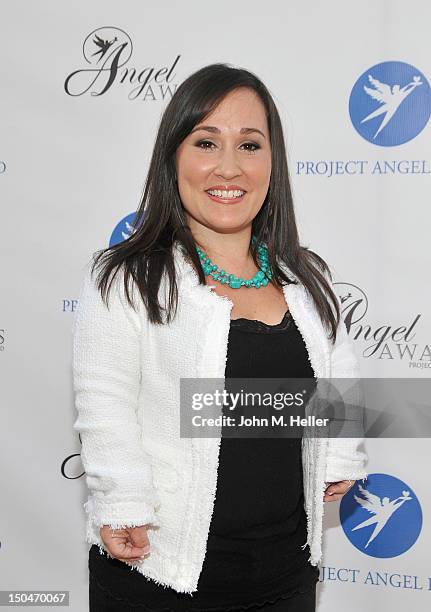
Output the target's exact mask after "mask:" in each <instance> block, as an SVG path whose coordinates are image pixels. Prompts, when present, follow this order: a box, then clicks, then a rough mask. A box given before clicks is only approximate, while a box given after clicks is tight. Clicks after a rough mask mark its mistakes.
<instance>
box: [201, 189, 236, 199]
mask: <svg viewBox="0 0 431 612" xmlns="http://www.w3.org/2000/svg"><path fill="white" fill-rule="evenodd" d="M208 193H209V194H210V195H212V196H215V197H217V198H225V199H229V198H239V197H241V196H242V195H244V193H245V191H240V190H239V189H238V190H237V189H236V190H234V191H219V190H218V189H214V190H213V189H209V190H208Z"/></svg>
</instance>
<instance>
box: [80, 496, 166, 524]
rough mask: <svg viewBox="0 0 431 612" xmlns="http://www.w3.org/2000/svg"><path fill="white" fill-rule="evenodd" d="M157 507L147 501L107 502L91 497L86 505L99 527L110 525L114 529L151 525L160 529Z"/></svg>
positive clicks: (85, 507)
mask: <svg viewBox="0 0 431 612" xmlns="http://www.w3.org/2000/svg"><path fill="white" fill-rule="evenodd" d="M156 508H157V505H156V506H153V505H151V504H149V503H147V502H145V501H136V500H133V501H120V502H115V503H113V502H106V501H104V500H103V499H102V498H100V497H96V496H95V495H90V496H89V497H88V500H87V502H86V503H85V504H84V509H85V511H86V512H87V514H88V515H89V518H90V520H91V522H92V523H94V525H96V526H97V527H103V525H109V526H110V527H112V529H124V528H125V527H140V526H142V525H148V524H151V525H153V526H156V527H160V523H159V519H158V516H157V514H156Z"/></svg>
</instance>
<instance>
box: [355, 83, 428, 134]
mask: <svg viewBox="0 0 431 612" xmlns="http://www.w3.org/2000/svg"><path fill="white" fill-rule="evenodd" d="M368 80H369V81H370V83H371V84H372V85H374V87H375V89H371V87H367V86H366V85H364V90H365V92H366V93H367V94H368V95H369V96H370V97H371V98H373V99H374V100H377V101H378V102H379V103H380V104H383V106H380V107H378V108H377V109H376V110H375V111H373V112H372V113H370V114H369V115H367V116H366V117H365V118H364V119H362V121H361V123H365V121H369V120H370V119H373V118H374V117H378V116H379V115H383V114H385V117H384V119H383V121H382V122H381V124H380V126H379V129H378V130H377V132H376V133H375V134H374V136H373V139H374V138H376V136H377V135H378V134H379V133H380V132H381V131H382V130H383V128H384V127H385V125H387V124H388V123H389V121H390V120H391V119H392V117H393V116H394V114H395V113H396V111H397V109H398V107H399V106H400V104H401V102H403V100H405V99H406V98H407V96H408V95H409V94H410V93H411V92H412V91H413V90H414V89H415V87H418V86H419V85H422V84H423V82H422V81H421V78H420V77H419V76H414V77H413V81H412V82H411V83H408V84H407V85H405V86H404V87H400V86H399V85H393V87H392V88H391V86H390V85H387V84H386V83H381V82H380V81H378V80H377V79H374V78H373V77H372V76H371V74H369V75H368Z"/></svg>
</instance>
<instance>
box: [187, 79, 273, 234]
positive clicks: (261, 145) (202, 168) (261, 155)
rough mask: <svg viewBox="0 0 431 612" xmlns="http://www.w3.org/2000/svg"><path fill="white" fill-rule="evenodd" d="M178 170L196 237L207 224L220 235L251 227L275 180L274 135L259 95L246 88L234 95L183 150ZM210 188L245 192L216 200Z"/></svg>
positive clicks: (196, 129) (194, 132) (217, 196)
mask: <svg viewBox="0 0 431 612" xmlns="http://www.w3.org/2000/svg"><path fill="white" fill-rule="evenodd" d="M176 168H177V180H178V190H179V194H180V198H181V201H182V203H183V206H184V208H185V211H186V216H187V219H188V223H189V227H190V229H191V230H192V233H194V230H195V229H200V230H201V229H204V228H203V227H202V226H205V227H206V228H209V229H210V230H212V231H215V232H221V233H232V232H235V231H240V230H242V229H244V228H245V227H247V226H250V227H251V222H252V220H253V219H254V217H255V216H256V215H257V213H258V212H259V210H260V208H261V207H262V205H263V202H264V200H265V197H266V194H267V192H268V188H269V181H270V177H271V145H270V140H269V131H268V125H267V121H266V116H265V108H264V106H263V104H262V102H261V100H260V98H259V96H258V95H257V94H256V93H255V92H254V91H253V90H250V89H248V88H244V87H243V88H240V89H237V90H235V91H232V92H230V93H229V94H228V95H227V96H226V97H225V98H224V100H223V101H222V102H220V104H219V105H218V106H217V107H216V109H215V110H214V111H213V112H212V113H211V114H210V115H208V116H207V117H206V118H205V120H204V121H203V122H201V123H199V124H197V125H196V126H195V127H194V128H193V130H192V132H191V133H190V134H189V135H188V136H187V137H186V138H185V139H184V140H183V142H182V143H181V145H180V146H179V147H178V149H177V153H176ZM208 190H216V191H219V192H220V191H224V190H228V191H229V190H230V191H232V190H242V191H243V192H244V193H243V194H242V195H239V194H238V193H236V194H235V193H218V194H215V195H213V196H211V195H210V194H209V193H208ZM220 196H221V197H220ZM226 196H228V197H226ZM231 196H235V197H233V198H232V197H231ZM198 233H200V232H198Z"/></svg>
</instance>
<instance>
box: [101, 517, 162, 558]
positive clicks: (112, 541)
mask: <svg viewBox="0 0 431 612" xmlns="http://www.w3.org/2000/svg"><path fill="white" fill-rule="evenodd" d="M100 537H101V538H102V540H103V543H104V544H105V547H106V549H107V551H108V552H109V554H110V555H111V557H114V558H115V559H119V560H120V561H124V562H126V563H132V562H137V561H141V560H142V558H143V557H144V556H145V555H147V554H148V553H149V552H150V541H149V539H148V535H147V526H146V525H141V526H139V527H126V528H125V529H112V528H111V527H110V526H109V525H103V527H101V528H100Z"/></svg>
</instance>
